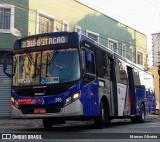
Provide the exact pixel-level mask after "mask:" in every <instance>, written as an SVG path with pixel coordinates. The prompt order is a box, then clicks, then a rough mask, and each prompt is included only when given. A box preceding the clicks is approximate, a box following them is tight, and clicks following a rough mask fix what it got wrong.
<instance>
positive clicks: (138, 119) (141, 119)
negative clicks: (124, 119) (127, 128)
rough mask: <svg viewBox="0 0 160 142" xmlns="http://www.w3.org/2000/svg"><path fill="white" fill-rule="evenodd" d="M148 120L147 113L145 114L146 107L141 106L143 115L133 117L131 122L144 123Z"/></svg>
mask: <svg viewBox="0 0 160 142" xmlns="http://www.w3.org/2000/svg"><path fill="white" fill-rule="evenodd" d="M145 118H146V113H145V106H144V105H143V104H141V114H140V116H134V117H131V122H132V123H143V122H144V121H145Z"/></svg>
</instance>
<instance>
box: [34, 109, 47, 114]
mask: <svg viewBox="0 0 160 142" xmlns="http://www.w3.org/2000/svg"><path fill="white" fill-rule="evenodd" d="M34 113H36V114H42V113H46V109H45V108H35V109H34Z"/></svg>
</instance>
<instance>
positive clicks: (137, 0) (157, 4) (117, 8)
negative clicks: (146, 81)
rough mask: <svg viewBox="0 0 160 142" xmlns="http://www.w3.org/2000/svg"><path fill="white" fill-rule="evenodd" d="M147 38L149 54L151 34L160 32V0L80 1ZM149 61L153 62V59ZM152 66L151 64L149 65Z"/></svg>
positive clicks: (149, 51)
mask: <svg viewBox="0 0 160 142" xmlns="http://www.w3.org/2000/svg"><path fill="white" fill-rule="evenodd" d="M78 1H80V2H82V3H85V4H87V5H89V6H90V7H92V8H94V9H96V10H98V11H100V12H102V13H104V14H106V15H107V16H109V17H111V18H113V19H116V20H118V21H119V22H121V23H123V24H125V25H127V26H129V27H131V28H133V29H135V30H137V31H139V32H141V33H143V34H145V35H146V36H147V49H148V51H147V52H148V54H149V55H151V51H152V38H151V34H153V33H159V32H160V0H78ZM148 60H152V59H151V57H150V58H149V59H148ZM149 64H151V62H150V63H149Z"/></svg>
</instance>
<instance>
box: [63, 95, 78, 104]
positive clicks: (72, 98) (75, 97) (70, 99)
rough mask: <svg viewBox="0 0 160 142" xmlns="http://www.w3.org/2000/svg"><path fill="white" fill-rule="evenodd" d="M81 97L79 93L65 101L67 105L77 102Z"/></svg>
mask: <svg viewBox="0 0 160 142" xmlns="http://www.w3.org/2000/svg"><path fill="white" fill-rule="evenodd" d="M79 97H80V92H77V93H75V94H72V95H71V96H69V97H68V98H66V100H65V105H67V104H69V103H71V102H73V101H75V100H77V99H78V98H79Z"/></svg>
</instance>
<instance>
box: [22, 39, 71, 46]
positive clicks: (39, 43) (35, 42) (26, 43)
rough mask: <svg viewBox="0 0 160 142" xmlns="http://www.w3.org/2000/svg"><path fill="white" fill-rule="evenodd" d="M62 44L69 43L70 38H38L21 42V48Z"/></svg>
mask: <svg viewBox="0 0 160 142" xmlns="http://www.w3.org/2000/svg"><path fill="white" fill-rule="evenodd" d="M60 43H68V37H67V36H58V37H50V36H43V37H38V38H36V37H34V38H29V39H26V40H23V41H22V42H21V48H28V47H36V46H43V45H53V44H60Z"/></svg>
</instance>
